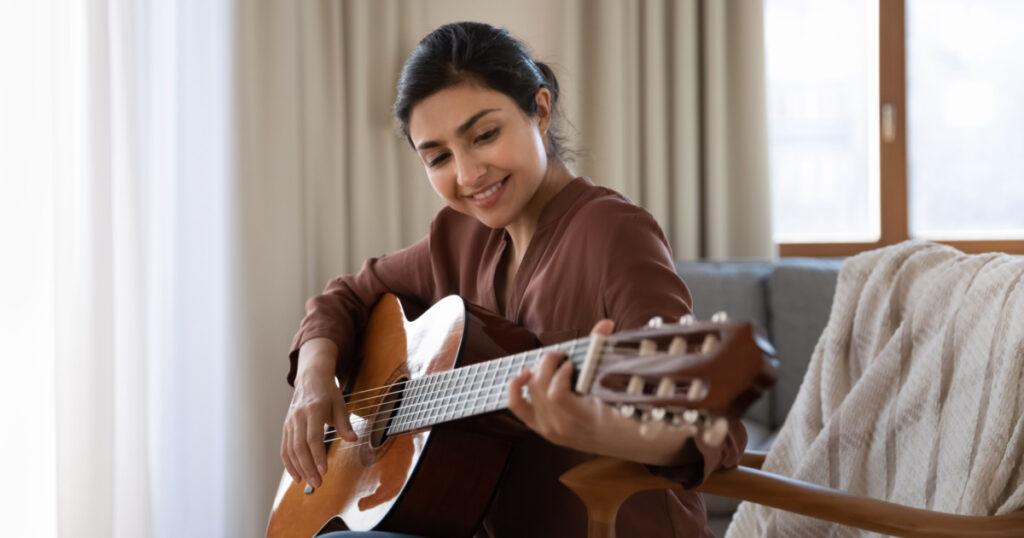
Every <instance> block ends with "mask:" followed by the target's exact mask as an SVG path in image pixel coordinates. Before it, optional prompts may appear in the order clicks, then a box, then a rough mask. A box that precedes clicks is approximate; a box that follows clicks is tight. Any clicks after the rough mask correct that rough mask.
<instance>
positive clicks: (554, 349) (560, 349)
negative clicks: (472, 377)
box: [348, 335, 658, 403]
mask: <svg viewBox="0 0 1024 538" xmlns="http://www.w3.org/2000/svg"><path fill="white" fill-rule="evenodd" d="M653 336H658V335H653ZM590 338H591V337H589V336H587V337H583V338H577V339H576V340H567V341H565V342H561V343H558V344H554V345H551V346H546V347H543V348H538V349H532V350H529V351H524V352H520V353H516V354H514V355H508V356H505V357H501V358H497V359H492V360H490V361H486V362H481V363H475V364H471V365H468V366H463V367H459V368H471V367H474V366H478V365H483V364H488V363H493V362H499V361H504V360H508V359H511V358H512V357H515V356H518V355H528V354H531V353H534V354H535V353H536V352H537V351H538V350H541V351H544V353H566V348H569V349H571V350H574V349H575V348H577V347H579V344H583V346H584V347H580V348H579V350H578V351H573V355H574V356H573V357H569V358H570V359H575V358H577V357H576V355H579V354H582V355H583V357H584V358H585V357H586V354H587V353H588V352H589V344H590ZM620 343H621V340H620V341H616V342H608V341H606V342H605V343H604V347H602V348H601V349H600V351H601V352H602V353H604V352H606V351H607V350H609V349H616V350H617V351H618V352H619V353H620V354H621V355H625V356H631V357H632V356H638V355H639V353H637V349H636V348H633V347H631V346H626V347H619V348H617V347H616V346H617V344H620ZM570 344H571V347H570ZM538 360H539V357H538ZM459 368H455V369H452V370H445V371H444V372H438V373H437V374H431V375H438V374H444V373H447V372H454V371H456V370H458V369H459ZM417 379H423V377H420V378H417ZM406 381H409V380H403V381H399V382H397V383H393V384H391V385H382V386H380V387H373V388H369V389H364V390H360V391H356V392H352V393H349V394H348V397H349V398H351V397H353V396H356V395H360V394H365V393H369V392H379V391H380V390H381V389H384V388H391V387H394V386H396V385H399V384H402V383H404V382H406ZM374 398H375V396H373V397H368V398H363V399H357V400H351V402H352V403H357V402H363V401H370V400H373V399H374Z"/></svg>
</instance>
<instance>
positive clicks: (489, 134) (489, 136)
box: [476, 127, 498, 142]
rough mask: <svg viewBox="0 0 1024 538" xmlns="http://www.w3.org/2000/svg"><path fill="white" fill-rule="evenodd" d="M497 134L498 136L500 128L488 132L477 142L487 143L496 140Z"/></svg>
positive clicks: (477, 139)
mask: <svg viewBox="0 0 1024 538" xmlns="http://www.w3.org/2000/svg"><path fill="white" fill-rule="evenodd" d="M497 134H498V128H497V127H495V128H494V129H491V130H490V131H487V132H486V133H484V134H482V135H480V136H478V137H476V141H477V142H486V141H488V140H490V139H492V138H494V137H495V136H496V135H497Z"/></svg>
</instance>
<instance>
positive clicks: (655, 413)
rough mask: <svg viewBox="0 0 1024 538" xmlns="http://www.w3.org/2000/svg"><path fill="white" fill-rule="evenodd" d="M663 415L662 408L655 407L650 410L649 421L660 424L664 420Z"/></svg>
mask: <svg viewBox="0 0 1024 538" xmlns="http://www.w3.org/2000/svg"><path fill="white" fill-rule="evenodd" d="M665 414H666V413H665V408H664V407H655V408H654V409H651V420H655V421H658V422H660V421H662V420H664V419H665Z"/></svg>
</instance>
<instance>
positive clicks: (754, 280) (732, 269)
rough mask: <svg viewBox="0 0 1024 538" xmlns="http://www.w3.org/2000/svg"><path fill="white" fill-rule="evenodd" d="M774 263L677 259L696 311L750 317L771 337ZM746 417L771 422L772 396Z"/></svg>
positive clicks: (700, 314)
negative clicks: (768, 289) (770, 283)
mask: <svg viewBox="0 0 1024 538" xmlns="http://www.w3.org/2000/svg"><path fill="white" fill-rule="evenodd" d="M773 268H774V264H772V263H771V262H760V261H751V262H728V263H715V262H676V271H677V272H678V273H679V274H680V276H682V277H683V281H684V282H686V285H687V286H688V287H689V288H690V293H691V294H692V295H693V314H694V315H695V316H696V317H697V319H702V320H706V319H708V318H710V317H711V315H712V314H714V313H715V312H718V311H724V312H725V313H727V314H728V315H729V317H730V318H732V319H743V320H750V321H751V322H753V323H754V325H755V326H757V328H758V330H759V331H760V332H761V334H762V335H765V336H768V331H767V329H768V328H769V320H768V306H767V304H766V302H765V295H766V287H767V280H768V275H769V274H770V273H771V272H772V269H773ZM746 416H747V417H748V418H751V419H753V420H755V421H757V422H760V423H762V424H771V420H772V419H771V399H770V398H767V397H765V398H761V399H760V400H758V401H757V402H756V403H755V404H754V405H753V406H752V407H751V408H750V410H748V411H747V414H746Z"/></svg>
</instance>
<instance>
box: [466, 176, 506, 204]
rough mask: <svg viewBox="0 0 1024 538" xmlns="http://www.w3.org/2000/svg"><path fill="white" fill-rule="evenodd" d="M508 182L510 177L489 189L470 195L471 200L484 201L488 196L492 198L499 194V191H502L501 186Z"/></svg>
mask: <svg viewBox="0 0 1024 538" xmlns="http://www.w3.org/2000/svg"><path fill="white" fill-rule="evenodd" d="M506 181H508V176H506V177H505V179H502V180H501V181H499V182H497V183H495V184H494V185H492V186H491V187H490V188H489V189H487V190H485V191H480V192H478V193H476V194H473V195H470V198H472V199H474V200H483V199H485V198H487V197H488V196H491V195H492V194H494V193H496V192H498V189H500V188H501V186H502V185H504V184H505V182H506Z"/></svg>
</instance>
